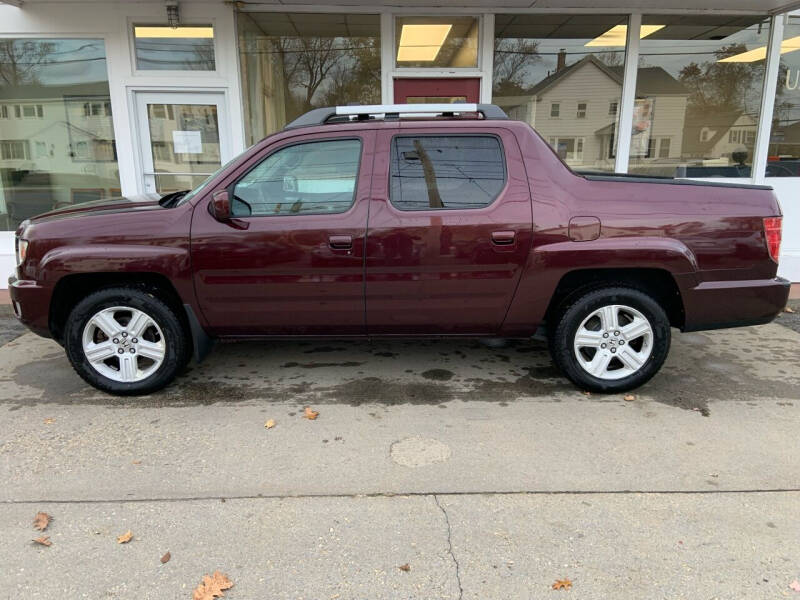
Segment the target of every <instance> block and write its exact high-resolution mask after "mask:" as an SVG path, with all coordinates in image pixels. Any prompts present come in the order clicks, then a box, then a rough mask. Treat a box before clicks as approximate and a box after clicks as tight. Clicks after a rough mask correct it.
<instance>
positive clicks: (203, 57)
mask: <svg viewBox="0 0 800 600" xmlns="http://www.w3.org/2000/svg"><path fill="white" fill-rule="evenodd" d="M192 52H193V54H194V56H193V57H192V59H191V60H187V61H184V68H185V69H186V70H188V71H213V70H214V68H215V64H216V57H215V56H214V44H198V45H196V46H193V47H192Z"/></svg>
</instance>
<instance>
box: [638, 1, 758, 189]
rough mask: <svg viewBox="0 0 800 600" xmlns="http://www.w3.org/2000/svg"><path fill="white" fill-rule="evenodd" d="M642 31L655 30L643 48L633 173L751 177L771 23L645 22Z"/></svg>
mask: <svg viewBox="0 0 800 600" xmlns="http://www.w3.org/2000/svg"><path fill="white" fill-rule="evenodd" d="M645 26H647V27H651V28H657V29H655V31H653V33H651V34H650V35H648V36H647V37H645V38H644V39H642V42H641V46H640V60H639V68H638V73H637V84H636V105H635V108H634V117H633V132H632V137H631V153H630V162H629V171H630V172H632V173H642V174H648V175H669V176H681V177H750V165H751V164H752V160H753V149H754V147H755V139H756V129H757V126H758V118H759V111H760V106H761V92H762V85H763V80H764V72H765V66H764V62H765V61H764V58H765V56H766V50H765V47H766V44H767V38H768V34H769V21H765V20H763V18H760V17H731V16H706V17H703V19H697V18H696V17H693V16H679V15H660V16H658V15H650V16H647V15H646V16H644V17H643V25H642V27H643V28H644V27H645ZM759 48H764V50H763V52H762V53H761V54H760V53H759V51H758V49H759ZM759 56H760V57H759Z"/></svg>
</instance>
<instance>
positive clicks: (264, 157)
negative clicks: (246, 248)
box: [208, 135, 365, 219]
mask: <svg viewBox="0 0 800 600" xmlns="http://www.w3.org/2000/svg"><path fill="white" fill-rule="evenodd" d="M346 141H357V142H358V143H359V152H358V165H357V166H356V181H355V185H354V186H353V199H352V200H351V201H350V206H348V207H347V209H346V210H342V211H337V212H328V211H326V212H304V213H292V214H284V213H278V214H271V215H254V214H249V215H232V216H233V217H234V218H236V219H260V218H263V217H273V218H274V217H278V218H280V217H284V218H286V217H295V218H296V217H311V216H325V215H345V214H347V213H349V212H350V211H352V210H353V209H354V208H355V206H356V204H357V202H356V200H357V197H358V185H359V182H360V180H361V168H362V166H363V163H364V146H365V143H364V138H363V136H361V135H345V136H341V137H338V136H331V137H327V136H326V137H319V138H305V139H299V140H294V141H288V143H286V144H281V145H280V146H277V147H275V148H270V149H268V150H267V152H266V153H264V154H262V155H260V156H259V157H257V158H256V160H255V161H254V162H253V163H252V164H251V165H250V166H248V167H247V170H245V171H244V172H242V173H241V174H240V175H237V176H236V178H235V179H234V180H233V181H232V182H231V183H229V184H228V185H227V186H225V188H224V189H225V191H227V192H228V195H229V196H230V198H231V212H233V199H234V196H235V194H234V191H235V190H236V186H237V185H238V184H239V182H240V181H242V179H244V178H245V177H247V176H248V175H249V174H250V173H251V172H252V171H253V170H255V169H257V168H258V167H259V166H260V165H261V164H262V163H263V162H264V161H265V160H267V159H268V158H269V157H271V156H273V155H275V154H277V153H278V152H281V151H282V150H285V149H287V148H292V147H294V146H303V145H307V144H317V143H321V142H346ZM208 207H209V210H211V203H209V205H208Z"/></svg>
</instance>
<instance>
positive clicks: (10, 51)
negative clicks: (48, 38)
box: [0, 39, 55, 86]
mask: <svg viewBox="0 0 800 600" xmlns="http://www.w3.org/2000/svg"><path fill="white" fill-rule="evenodd" d="M54 50H55V44H54V43H52V42H42V41H37V40H8V39H7V40H0V80H2V82H3V83H4V84H5V85H14V86H16V85H29V84H34V83H38V77H37V68H38V67H39V66H40V65H41V64H42V63H46V62H47V59H48V58H49V56H50V55H51V54H52V53H53V52H54Z"/></svg>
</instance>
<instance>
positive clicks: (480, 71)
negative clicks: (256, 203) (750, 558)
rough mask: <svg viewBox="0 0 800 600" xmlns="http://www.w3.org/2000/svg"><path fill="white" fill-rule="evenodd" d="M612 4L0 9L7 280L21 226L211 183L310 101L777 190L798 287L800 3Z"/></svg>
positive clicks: (597, 165)
mask: <svg viewBox="0 0 800 600" xmlns="http://www.w3.org/2000/svg"><path fill="white" fill-rule="evenodd" d="M582 4H583V6H584V7H583V8H581V5H582ZM605 4H607V5H608V6H609V8H603V9H598V8H596V6H597V3H596V2H592V1H589V0H585V1H584V2H580V1H570V2H566V1H564V0H539V1H535V2H531V1H530V0H527V1H524V2H519V1H518V0H501V2H499V3H484V4H481V3H480V2H476V3H474V6H473V5H472V4H470V7H469V8H465V7H464V5H463V3H461V4H459V3H455V2H452V3H446V4H444V5H443V7H442V8H437V9H433V8H423V7H422V5H420V6H414V7H411V6H409V7H408V8H398V7H396V6H391V7H390V6H388V5H387V6H385V7H384V6H382V5H380V4H369V5H368V4H363V5H357V4H354V5H348V6H346V7H342V6H320V5H310V4H302V3H294V2H292V1H291V0H290V1H284V2H281V3H267V2H263V3H262V2H223V1H221V0H220V1H214V2H212V1H205V2H203V1H194V0H181V1H179V2H177V1H175V0H167V1H166V2H164V1H155V2H124V1H105V2H73V1H66V0H64V1H49V2H48V1H39V0H26V1H24V2H19V1H16V0H14V1H11V0H6V1H5V2H2V1H0V270H2V272H3V273H10V272H11V271H12V270H13V267H14V264H13V262H14V258H13V230H14V229H15V228H16V226H17V225H18V224H19V223H20V222H21V221H22V220H24V219H26V218H28V217H30V216H32V215H35V214H37V213H40V212H43V211H46V210H49V209H52V208H54V207H60V206H64V205H69V204H72V203H77V202H84V201H88V200H97V199H103V198H110V197H113V196H118V195H125V196H131V195H137V194H144V193H151V192H162V193H164V192H168V191H172V190H178V189H186V188H191V187H193V186H195V185H196V184H198V183H199V182H200V181H202V180H203V179H204V178H205V177H206V176H207V175H208V174H210V173H212V172H214V171H215V170H216V169H218V168H219V167H220V166H221V165H222V164H224V163H225V162H226V161H228V160H230V159H231V158H232V157H234V156H235V155H236V154H238V153H239V152H241V151H242V150H244V149H245V148H246V147H248V146H249V145H251V144H253V143H254V142H256V141H258V140H259V139H261V138H263V137H264V136H266V135H268V134H270V133H272V132H275V131H277V130H279V129H281V128H282V127H283V126H284V125H285V124H286V123H287V122H289V121H291V120H292V119H294V118H295V117H297V116H299V115H300V114H302V113H304V112H306V111H307V110H310V109H312V108H315V107H319V106H327V105H338V104H349V103H361V104H379V103H417V102H461V101H465V102H485V103H494V104H498V105H500V106H501V107H502V108H503V109H504V110H505V111H506V112H507V113H508V115H509V116H510V117H511V118H514V119H520V120H524V121H526V122H528V123H530V124H531V125H532V126H533V127H535V128H536V129H537V130H538V131H539V133H540V134H541V135H542V136H543V137H544V139H545V140H546V141H547V142H548V143H549V144H551V145H552V146H553V148H554V149H555V150H556V151H557V152H558V153H559V154H560V155H561V156H562V157H563V158H564V160H565V161H566V162H567V164H569V165H570V166H571V167H572V168H574V169H575V170H578V171H581V170H584V171H617V172H628V173H642V174H652V175H668V176H677V177H689V178H735V179H737V180H739V181H744V182H753V183H767V184H769V185H772V186H773V187H774V188H775V190H776V192H777V194H778V197H779V199H780V202H781V206H782V209H783V212H784V234H783V246H782V254H781V266H780V274H781V275H783V276H784V277H787V278H789V279H791V280H792V281H796V282H797V281H800V12H798V14H797V16H793V14H792V13H791V12H787V11H790V9H792V8H793V5H794V4H796V3H793V2H789V1H788V0H735V1H729V2H718V1H716V0H714V1H710V2H709V1H705V0H704V1H702V2H700V3H699V4H700V5H699V6H698V5H692V3H689V2H685V1H683V2H674V1H666V0H665V1H664V2H660V3H658V9H656V8H652V6H653V5H654V4H655V3H652V2H620V3H619V5H618V7H616V8H614V3H613V2H609V3H605ZM567 6H568V7H569V8H566V7H567ZM795 100H797V101H795ZM0 285H3V286H4V285H5V276H3V277H0Z"/></svg>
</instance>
